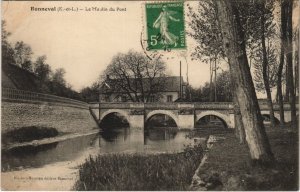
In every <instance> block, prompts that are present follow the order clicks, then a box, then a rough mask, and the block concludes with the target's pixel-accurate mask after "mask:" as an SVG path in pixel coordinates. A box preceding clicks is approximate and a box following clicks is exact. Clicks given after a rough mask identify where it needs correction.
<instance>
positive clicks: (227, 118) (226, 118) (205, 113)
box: [195, 111, 232, 128]
mask: <svg viewBox="0 0 300 192" xmlns="http://www.w3.org/2000/svg"><path fill="white" fill-rule="evenodd" d="M209 115H213V116H216V117H218V118H220V119H221V121H223V122H224V123H225V124H226V125H225V126H226V127H227V128H230V127H232V123H231V121H230V116H229V115H226V114H223V113H220V112H217V111H203V112H200V113H199V114H197V115H196V121H195V122H197V121H199V120H200V119H201V118H203V117H205V116H209Z"/></svg>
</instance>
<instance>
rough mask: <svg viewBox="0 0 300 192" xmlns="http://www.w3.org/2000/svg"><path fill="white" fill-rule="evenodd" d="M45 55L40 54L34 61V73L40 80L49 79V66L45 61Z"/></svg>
mask: <svg viewBox="0 0 300 192" xmlns="http://www.w3.org/2000/svg"><path fill="white" fill-rule="evenodd" d="M46 59H47V57H46V55H43V56H40V57H38V58H37V59H36V61H35V62H34V73H35V74H36V75H37V77H38V78H39V79H40V80H41V81H42V82H45V81H48V80H49V79H50V72H51V67H50V65H49V64H47V63H46Z"/></svg>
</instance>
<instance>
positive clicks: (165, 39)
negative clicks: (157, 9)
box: [153, 5, 180, 47]
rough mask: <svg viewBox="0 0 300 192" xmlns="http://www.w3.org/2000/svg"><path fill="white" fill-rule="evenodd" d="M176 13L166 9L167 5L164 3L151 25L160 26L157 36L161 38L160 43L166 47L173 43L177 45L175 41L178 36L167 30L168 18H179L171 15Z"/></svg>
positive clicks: (177, 20)
mask: <svg viewBox="0 0 300 192" xmlns="http://www.w3.org/2000/svg"><path fill="white" fill-rule="evenodd" d="M174 14H176V11H170V10H167V6H166V5H164V6H163V7H162V11H161V13H160V14H159V16H158V18H157V19H156V20H155V22H154V23H153V27H154V28H156V29H158V28H160V35H161V37H159V38H160V39H161V43H162V44H163V45H164V46H165V47H167V46H168V45H174V47H176V46H177V41H178V39H179V37H177V36H176V35H174V34H172V33H170V32H169V30H168V28H169V20H172V21H175V22H179V21H180V19H176V18H174V17H172V15H174Z"/></svg>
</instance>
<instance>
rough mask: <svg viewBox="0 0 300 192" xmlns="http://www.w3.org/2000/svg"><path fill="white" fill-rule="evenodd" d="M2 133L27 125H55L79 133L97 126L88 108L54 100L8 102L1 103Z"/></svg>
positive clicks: (62, 130)
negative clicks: (58, 102)
mask: <svg viewBox="0 0 300 192" xmlns="http://www.w3.org/2000/svg"><path fill="white" fill-rule="evenodd" d="M1 109H2V111H1V113H2V114H1V131H2V134H3V133H5V132H7V131H11V130H14V129H18V128H20V127H25V126H43V127H53V128H56V129H57V130H58V131H59V132H68V133H79V132H88V131H90V130H91V129H93V128H97V124H96V122H95V121H94V119H93V117H92V116H91V114H90V112H89V109H88V108H80V107H73V106H62V105H60V104H56V103H52V102H40V103H34V102H26V103H25V102H24V103H23V102H7V101H3V100H2V104H1Z"/></svg>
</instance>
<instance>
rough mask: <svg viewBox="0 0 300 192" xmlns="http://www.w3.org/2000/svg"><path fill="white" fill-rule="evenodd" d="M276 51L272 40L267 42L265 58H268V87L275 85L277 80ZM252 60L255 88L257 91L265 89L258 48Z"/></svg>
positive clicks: (260, 53)
mask: <svg viewBox="0 0 300 192" xmlns="http://www.w3.org/2000/svg"><path fill="white" fill-rule="evenodd" d="M278 55H279V54H278V53H277V48H276V46H275V45H274V44H273V43H272V42H268V50H267V59H268V68H267V73H268V79H269V85H270V88H273V87H275V86H276V82H277V72H278V67H279V60H278ZM253 60H254V62H253V68H254V76H253V79H254V82H255V86H256V89H257V90H258V91H263V92H264V91H265V85H264V82H263V72H262V70H263V69H262V64H261V60H262V50H261V49H259V50H258V51H257V52H256V55H255V56H254V59H253Z"/></svg>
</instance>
